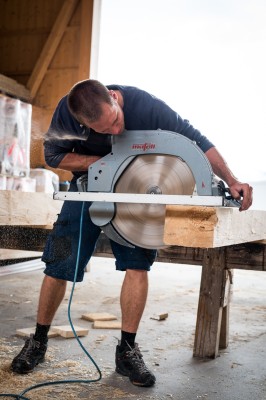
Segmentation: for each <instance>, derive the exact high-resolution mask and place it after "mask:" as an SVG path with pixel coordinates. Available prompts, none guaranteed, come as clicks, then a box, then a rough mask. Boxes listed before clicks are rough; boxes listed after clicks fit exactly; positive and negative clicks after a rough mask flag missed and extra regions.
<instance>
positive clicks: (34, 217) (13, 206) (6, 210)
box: [0, 190, 62, 228]
mask: <svg viewBox="0 0 266 400" xmlns="http://www.w3.org/2000/svg"><path fill="white" fill-rule="evenodd" d="M61 207H62V202H61V201H58V200H53V195H52V194H48V193H42V192H34V193H29V192H18V191H15V190H0V225H20V226H34V225H35V226H45V227H48V228H51V227H52V226H53V223H54V222H55V220H56V216H57V214H58V213H59V212H60V210H61Z"/></svg>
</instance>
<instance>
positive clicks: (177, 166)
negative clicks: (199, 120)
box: [111, 154, 195, 249]
mask: <svg viewBox="0 0 266 400" xmlns="http://www.w3.org/2000/svg"><path fill="white" fill-rule="evenodd" d="M194 188H195V180H194V177H193V174H192V172H191V170H190V168H189V167H188V165H187V164H186V163H185V162H184V161H183V160H182V159H180V158H179V157H175V156H172V155H154V154H147V155H140V156H137V157H136V158H135V159H134V160H133V161H132V163H131V164H130V165H129V166H128V167H127V168H126V170H125V171H124V172H123V174H122V175H121V176H120V178H119V179H118V181H117V183H116V185H115V188H114V192H115V193H138V194H139V193H141V194H145V193H151V194H154V195H160V194H177V195H192V194H193V191H194ZM164 220H165V205H160V204H136V203H134V204H133V203H131V204H130V203H117V204H116V214H115V217H114V218H113V220H112V222H111V223H112V225H113V226H114V228H115V229H116V230H117V232H118V233H119V234H120V235H121V236H122V237H123V238H124V239H126V240H127V241H129V242H130V243H132V244H134V245H136V246H140V247H144V248H147V249H158V248H163V247H166V246H165V245H164V243H163V234H164Z"/></svg>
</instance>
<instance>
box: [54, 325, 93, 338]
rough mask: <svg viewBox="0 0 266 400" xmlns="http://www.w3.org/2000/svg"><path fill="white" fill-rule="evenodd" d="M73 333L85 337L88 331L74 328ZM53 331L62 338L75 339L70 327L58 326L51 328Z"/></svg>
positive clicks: (77, 327)
mask: <svg viewBox="0 0 266 400" xmlns="http://www.w3.org/2000/svg"><path fill="white" fill-rule="evenodd" d="M74 328H75V331H76V334H77V336H87V335H88V333H89V330H88V329H86V328H82V327H81V326H75V325H74ZM53 330H54V331H55V332H57V333H58V335H60V336H63V337H64V338H66V339H69V338H73V337H75V335H74V332H73V331H72V328H71V326H70V325H59V326H53Z"/></svg>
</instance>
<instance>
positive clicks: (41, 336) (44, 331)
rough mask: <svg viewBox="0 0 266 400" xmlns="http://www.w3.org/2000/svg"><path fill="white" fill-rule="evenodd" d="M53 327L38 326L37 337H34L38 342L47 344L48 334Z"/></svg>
mask: <svg viewBox="0 0 266 400" xmlns="http://www.w3.org/2000/svg"><path fill="white" fill-rule="evenodd" d="M50 326H51V325H41V324H38V322H37V324H36V331H35V335H34V336H33V337H34V339H35V340H36V341H37V342H40V343H46V342H47V341H48V332H49V329H50Z"/></svg>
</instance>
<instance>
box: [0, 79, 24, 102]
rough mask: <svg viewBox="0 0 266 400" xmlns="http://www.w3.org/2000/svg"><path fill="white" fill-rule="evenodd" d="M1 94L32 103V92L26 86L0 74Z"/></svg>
mask: <svg viewBox="0 0 266 400" xmlns="http://www.w3.org/2000/svg"><path fill="white" fill-rule="evenodd" d="M0 92H1V93H5V94H7V95H9V96H12V97H15V98H17V99H20V100H23V101H26V102H28V103H30V102H31V95H30V91H29V90H28V89H27V88H26V87H25V86H23V85H21V84H20V83H18V82H17V81H15V80H14V79H11V78H9V77H7V76H5V75H2V74H0Z"/></svg>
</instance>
